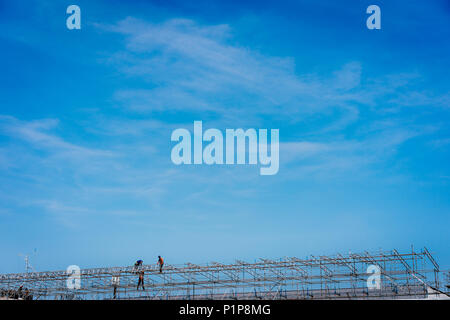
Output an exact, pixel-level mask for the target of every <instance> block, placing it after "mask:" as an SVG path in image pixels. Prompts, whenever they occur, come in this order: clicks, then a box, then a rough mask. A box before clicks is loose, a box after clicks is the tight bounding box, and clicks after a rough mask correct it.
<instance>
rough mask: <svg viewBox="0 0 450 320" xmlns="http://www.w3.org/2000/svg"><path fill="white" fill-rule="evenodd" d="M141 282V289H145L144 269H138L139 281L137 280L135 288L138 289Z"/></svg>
mask: <svg viewBox="0 0 450 320" xmlns="http://www.w3.org/2000/svg"><path fill="white" fill-rule="evenodd" d="M141 284H142V290H144V291H145V287H144V271H140V272H139V281H138V285H137V290H139V286H140V285H141Z"/></svg>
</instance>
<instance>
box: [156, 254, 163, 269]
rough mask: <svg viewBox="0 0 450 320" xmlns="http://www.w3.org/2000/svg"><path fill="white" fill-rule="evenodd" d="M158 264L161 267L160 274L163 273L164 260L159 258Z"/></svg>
mask: <svg viewBox="0 0 450 320" xmlns="http://www.w3.org/2000/svg"><path fill="white" fill-rule="evenodd" d="M157 264H158V265H159V273H162V269H163V266H164V259H163V258H161V256H158V263H157Z"/></svg>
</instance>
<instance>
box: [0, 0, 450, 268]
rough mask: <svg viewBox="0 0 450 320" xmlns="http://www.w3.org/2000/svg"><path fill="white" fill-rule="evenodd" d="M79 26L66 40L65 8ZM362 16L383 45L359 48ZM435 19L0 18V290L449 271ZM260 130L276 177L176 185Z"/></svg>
mask: <svg viewBox="0 0 450 320" xmlns="http://www.w3.org/2000/svg"><path fill="white" fill-rule="evenodd" d="M70 4H77V5H79V6H80V8H81V17H82V22H81V24H82V28H81V30H68V29H67V28H66V23H65V20H66V18H67V16H68V15H67V14H66V13H65V11H66V8H67V6H68V5H70ZM370 4H377V5H379V6H380V8H381V15H382V22H381V26H382V29H381V30H368V29H367V28H366V24H365V21H366V18H367V16H368V15H367V14H366V13H365V11H366V8H367V6H368V5H370ZM449 14H450V6H449V5H448V2H447V1H426V2H425V1H408V2H405V1H349V2H346V5H345V6H343V5H342V4H340V3H339V2H337V1H312V0H310V1H285V2H276V3H275V2H269V1H239V2H238V1H236V2H233V1H193V2H187V1H153V2H151V1H127V2H126V3H125V2H119V1H81V0H80V1H76V2H74V3H72V2H71V3H69V2H67V1H28V2H27V4H26V5H25V4H24V3H23V2H20V3H19V2H17V1H2V2H0V28H1V30H2V31H3V32H1V34H0V37H1V44H2V45H1V50H0V70H1V73H0V74H1V76H0V90H1V91H0V92H1V94H0V108H1V109H0V204H1V205H0V261H1V263H0V272H2V273H4V272H20V271H23V270H24V262H23V258H22V257H20V256H19V253H23V254H26V253H31V252H33V251H34V249H37V254H36V255H35V256H34V257H33V258H32V260H31V262H32V264H33V266H34V267H35V268H36V269H37V270H41V271H43V270H55V269H65V268H66V267H67V266H68V265H71V264H77V265H79V266H80V267H97V266H112V265H128V264H131V263H133V261H135V260H137V259H139V258H141V259H143V260H144V262H146V263H155V262H156V259H155V257H157V255H162V256H163V257H165V258H166V261H167V263H184V262H193V263H207V262H211V261H221V262H232V261H234V260H235V259H241V260H253V259H256V258H259V257H263V258H264V257H265V258H280V257H283V256H297V257H305V256H307V255H309V254H314V255H321V254H333V253H337V252H341V253H347V252H349V251H352V252H358V251H363V250H369V251H373V250H379V249H380V248H381V249H385V250H391V249H393V248H396V249H399V250H402V251H405V250H410V248H411V245H414V247H415V248H421V247H424V246H426V247H428V248H429V249H430V251H432V252H433V253H434V254H435V256H436V258H437V260H438V262H440V263H441V265H443V266H444V267H445V266H446V267H447V268H448V266H449V265H450V250H449V249H450V247H449V243H450V238H449V232H448V226H449V222H450V197H449V195H450V164H449V159H450V129H449V120H450V93H449V77H448V70H450V62H449V58H448V57H449V56H450V28H449V21H450V20H449ZM194 120H201V121H203V126H204V127H205V128H218V129H220V130H225V128H239V127H242V128H267V129H272V128H276V129H279V130H280V170H279V172H278V174H277V175H274V176H261V175H259V168H257V167H255V166H248V165H246V166H237V165H236V166H206V165H203V166H198V165H197V166H193V165H192V166H187V165H185V166H175V165H174V164H173V163H172V162H171V159H170V151H171V148H172V147H173V145H174V143H172V142H171V141H170V134H171V132H172V131H173V130H174V129H176V128H188V129H190V130H192V126H193V121H194Z"/></svg>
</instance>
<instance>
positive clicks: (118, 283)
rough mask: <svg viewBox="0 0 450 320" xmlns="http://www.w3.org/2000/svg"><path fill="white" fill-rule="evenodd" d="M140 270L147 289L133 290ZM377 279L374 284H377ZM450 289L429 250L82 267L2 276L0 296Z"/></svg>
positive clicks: (399, 295) (347, 295)
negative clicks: (206, 262)
mask: <svg viewBox="0 0 450 320" xmlns="http://www.w3.org/2000/svg"><path fill="white" fill-rule="evenodd" d="M374 270H375V273H374ZM140 273H144V284H145V290H142V288H141V289H140V290H137V283H138V277H139V274H140ZM377 277H378V278H377ZM74 279H75V280H77V279H78V280H79V283H78V284H79V286H75V288H74V286H71V285H69V283H70V281H73V280H74ZM377 279H379V282H378V283H379V285H375V286H374V285H373V283H375V284H376V283H377V282H376V280H377ZM374 281H375V282H374ZM449 287H450V286H449V272H448V271H442V270H440V269H439V265H438V264H437V262H436V260H435V259H434V258H433V256H432V255H431V254H430V252H429V251H428V250H427V249H426V248H424V249H423V250H421V251H420V252H415V251H414V250H412V251H411V252H408V253H399V252H398V251H397V250H392V251H390V252H382V251H380V252H379V253H369V252H363V253H359V254H355V253H351V254H347V255H341V254H337V255H333V256H309V257H307V258H305V259H300V258H296V257H290V258H282V259H278V260H268V259H260V260H258V261H255V262H253V263H250V262H244V261H236V262H235V263H233V264H222V263H218V262H212V263H209V264H206V265H196V264H191V263H187V264H184V265H167V266H165V267H164V269H163V272H160V271H159V268H158V267H157V266H156V265H142V266H139V267H135V266H129V267H112V268H95V269H82V270H79V277H78V274H73V273H72V272H71V271H70V270H69V271H47V272H28V273H19V274H4V275H0V293H1V295H3V296H5V295H8V294H9V295H10V296H11V294H14V293H15V297H16V298H17V297H19V298H20V297H21V296H22V297H27V298H30V299H31V298H32V299H52V300H53V299H58V300H59V299H186V300H194V299H214V300H215V299H227V300H230V299H236V300H239V299H264V300H268V299H430V298H439V299H442V298H449V297H450V295H449ZM19 288H20V289H19ZM18 290H20V293H21V294H17V292H18ZM25 291H26V292H27V294H26V295H25V294H23V292H25Z"/></svg>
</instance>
